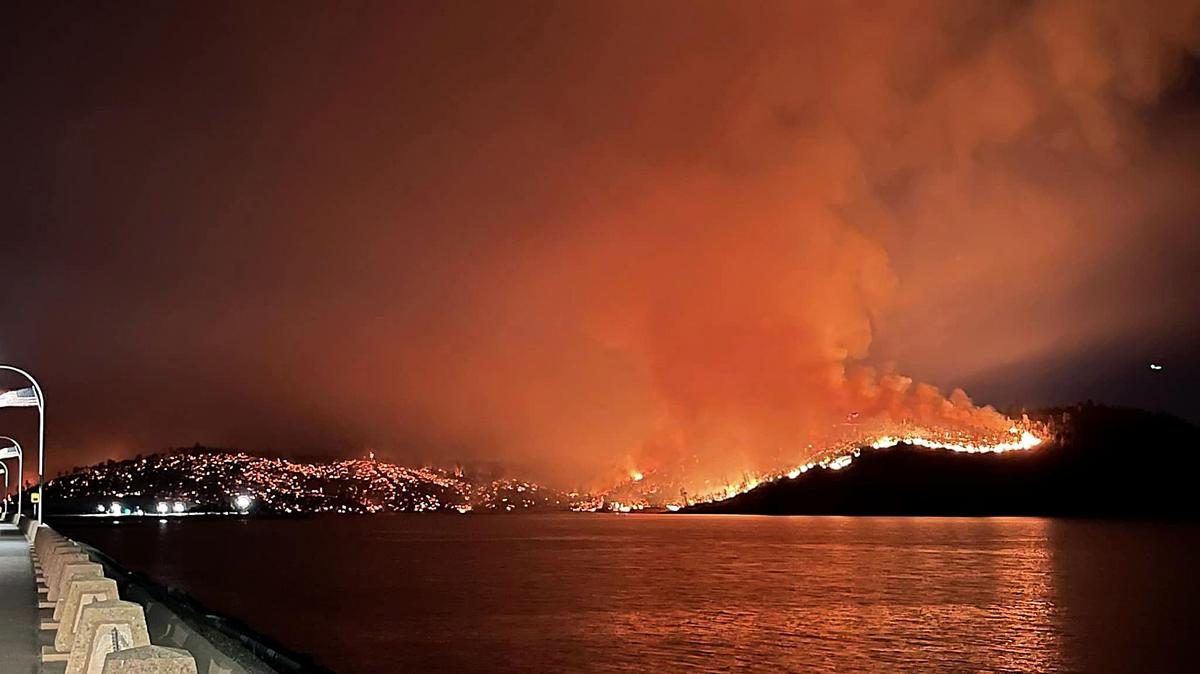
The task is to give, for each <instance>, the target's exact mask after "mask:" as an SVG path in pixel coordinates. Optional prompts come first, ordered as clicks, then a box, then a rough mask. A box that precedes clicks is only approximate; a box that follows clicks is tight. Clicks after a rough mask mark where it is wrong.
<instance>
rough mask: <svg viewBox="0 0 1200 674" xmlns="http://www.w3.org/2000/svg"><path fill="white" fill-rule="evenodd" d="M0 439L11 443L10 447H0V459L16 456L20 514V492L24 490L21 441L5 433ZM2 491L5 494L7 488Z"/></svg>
mask: <svg viewBox="0 0 1200 674" xmlns="http://www.w3.org/2000/svg"><path fill="white" fill-rule="evenodd" d="M0 440H8V441H9V442H11V443H12V444H13V446H12V447H5V448H4V449H0V461H6V460H8V459H11V458H13V457H14V456H15V457H17V514H18V515H20V514H23V512H24V508H23V506H22V504H21V501H22V499H21V493H22V492H23V491H25V453H24V452H22V451H21V443H19V442H17V441H16V440H14V439H13V438H10V437H8V436H7V435H0ZM4 493H5V494H6V495H7V494H8V490H7V489H5V491H4Z"/></svg>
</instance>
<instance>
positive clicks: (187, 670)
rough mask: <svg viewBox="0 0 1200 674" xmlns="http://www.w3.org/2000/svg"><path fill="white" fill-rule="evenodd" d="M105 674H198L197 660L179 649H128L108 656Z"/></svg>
mask: <svg viewBox="0 0 1200 674" xmlns="http://www.w3.org/2000/svg"><path fill="white" fill-rule="evenodd" d="M103 674H197V673H196V659H195V658H193V657H192V655H191V654H190V653H188V652H187V651H185V650H182V649H179V648H167V647H165V646H142V647H140V648H128V649H125V650H123V651H114V652H112V653H109V654H108V657H106V658H105V659H104V671H103Z"/></svg>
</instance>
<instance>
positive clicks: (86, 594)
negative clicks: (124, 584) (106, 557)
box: [54, 578, 120, 653]
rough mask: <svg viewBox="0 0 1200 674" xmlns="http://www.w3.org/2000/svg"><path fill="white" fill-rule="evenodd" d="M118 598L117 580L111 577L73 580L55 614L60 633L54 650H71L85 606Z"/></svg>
mask: <svg viewBox="0 0 1200 674" xmlns="http://www.w3.org/2000/svg"><path fill="white" fill-rule="evenodd" d="M118 599H120V597H119V596H118V595H117V582H116V581H115V580H113V579H111V578H81V579H78V580H75V581H74V582H72V583H71V587H70V589H68V590H67V596H66V598H65V599H64V600H63V602H62V610H61V611H60V612H58V613H57V615H56V616H55V618H56V619H57V620H58V621H59V624H58V633H57V634H55V635H54V650H56V651H58V652H60V653H68V652H70V651H71V647H72V646H74V645H75V633H76V632H78V631H79V623H80V619H81V618H82V616H83V610H84V609H85V608H87V607H88V606H91V605H92V604H97V603H100V602H106V601H117V600H118Z"/></svg>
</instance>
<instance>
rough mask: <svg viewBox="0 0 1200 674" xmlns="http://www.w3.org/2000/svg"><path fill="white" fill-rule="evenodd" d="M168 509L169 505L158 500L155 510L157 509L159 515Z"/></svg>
mask: <svg viewBox="0 0 1200 674" xmlns="http://www.w3.org/2000/svg"><path fill="white" fill-rule="evenodd" d="M170 509H171V508H170V506H168V505H167V504H166V503H163V502H161V501H160V502H159V504H158V507H157V508H156V510H158V512H159V514H160V515H165V514H167V511H168V510H170Z"/></svg>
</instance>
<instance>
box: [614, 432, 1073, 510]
mask: <svg viewBox="0 0 1200 674" xmlns="http://www.w3.org/2000/svg"><path fill="white" fill-rule="evenodd" d="M868 427H875V428H880V429H881V430H879V431H877V432H871V433H869V434H863V430H862V428H861V427H860V426H859V425H858V424H847V428H844V429H843V430H842V433H843V434H844V435H845V439H843V440H841V441H837V442H834V443H832V444H825V445H822V446H821V449H819V450H813V449H811V446H810V449H808V451H806V452H805V453H804V458H800V459H796V460H794V461H793V462H792V463H790V464H789V463H783V464H780V465H777V466H775V467H771V468H766V469H757V470H755V469H748V470H744V471H742V472H741V473H740V474H732V475H727V476H725V477H724V478H723V479H722V478H717V479H707V480H705V479H696V478H695V477H693V476H694V475H696V474H697V473H689V471H688V470H687V467H686V466H673V467H665V468H660V469H656V470H652V471H643V470H634V471H631V473H630V475H629V479H628V480H627V481H623V482H622V483H620V484H618V485H617V486H615V487H614V488H612V489H610V490H607V491H606V492H604V493H603V494H602V496H601V497H600V498H599V499H598V500H597V501H596V502H595V503H594V504H593V505H594V507H596V508H599V509H610V510H616V511H621V512H629V511H632V510H641V509H645V508H666V509H668V510H672V511H674V510H679V509H681V508H683V507H687V506H690V505H694V504H700V503H712V502H717V501H723V500H726V499H729V498H733V497H735V496H738V495H740V494H744V493H746V492H749V491H751V490H753V489H755V488H756V487H758V486H759V485H762V484H766V483H770V482H774V481H778V480H783V479H791V480H794V479H796V478H798V477H800V476H801V475H803V474H805V473H807V472H809V471H810V470H813V469H815V468H824V469H827V470H832V471H837V470H841V469H843V468H845V467H847V466H849V465H850V464H851V463H852V462H853V461H854V460H855V459H856V458H857V457H859V456H860V455H861V453H862V451H863V450H864V449H867V450H868V451H869V450H881V449H888V448H892V447H895V446H897V445H902V444H903V445H910V446H914V447H921V448H925V449H934V450H943V451H947V452H954V453H964V454H1002V453H1007V452H1019V451H1025V450H1031V449H1034V448H1036V447H1039V446H1040V445H1042V444H1043V442H1044V438H1046V437H1048V435H1049V429H1048V428H1047V426H1046V425H1045V424H1043V423H1038V422H1034V421H1031V420H1029V419H1028V418H1027V417H1026V418H1023V419H1022V420H1021V421H1020V422H1017V423H1011V422H1010V425H1009V426H1008V428H1006V429H1003V430H997V429H987V428H966V427H962V428H957V429H937V428H931V427H920V426H915V425H912V424H898V425H892V426H890V427H889V426H887V425H874V426H868ZM700 474H702V473H700Z"/></svg>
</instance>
